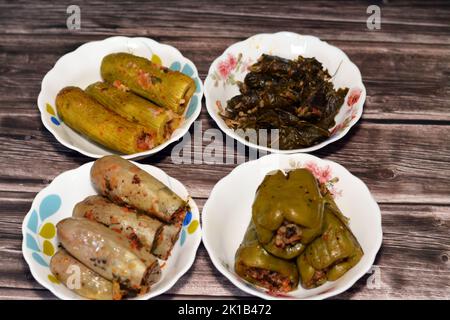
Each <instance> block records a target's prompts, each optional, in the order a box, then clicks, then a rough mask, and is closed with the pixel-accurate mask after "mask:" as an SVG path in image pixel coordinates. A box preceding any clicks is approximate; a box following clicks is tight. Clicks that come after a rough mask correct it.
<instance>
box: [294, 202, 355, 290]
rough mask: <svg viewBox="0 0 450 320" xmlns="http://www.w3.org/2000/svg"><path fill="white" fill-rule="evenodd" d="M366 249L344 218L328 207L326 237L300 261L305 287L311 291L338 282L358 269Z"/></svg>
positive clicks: (301, 257) (298, 259)
mask: <svg viewBox="0 0 450 320" xmlns="http://www.w3.org/2000/svg"><path fill="white" fill-rule="evenodd" d="M362 256H363V250H362V248H361V246H360V245H359V243H358V240H356V238H355V236H354V235H353V234H352V232H351V231H350V229H349V228H348V226H346V224H345V223H344V222H343V221H342V219H341V217H339V216H336V215H335V214H334V213H333V210H332V209H331V208H330V207H327V209H326V213H325V219H324V232H323V234H322V235H321V236H320V237H319V238H317V239H315V240H314V241H313V242H311V243H310V244H309V245H308V247H307V248H306V250H305V251H304V252H303V253H302V254H301V255H300V256H299V257H298V258H297V266H298V269H299V272H300V278H301V282H302V286H303V287H305V288H307V289H309V288H314V287H318V286H320V285H322V284H324V283H325V282H326V281H334V280H337V279H339V278H340V277H341V276H343V275H344V274H345V273H346V272H347V271H348V270H350V269H351V268H352V267H353V266H355V265H356V264H357V263H358V262H359V260H361V257H362Z"/></svg>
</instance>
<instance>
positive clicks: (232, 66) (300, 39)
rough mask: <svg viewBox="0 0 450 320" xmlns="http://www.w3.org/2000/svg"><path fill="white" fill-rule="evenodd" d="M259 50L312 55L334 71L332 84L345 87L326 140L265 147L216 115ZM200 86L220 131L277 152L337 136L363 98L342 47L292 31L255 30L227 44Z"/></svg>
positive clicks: (357, 76) (343, 132) (348, 124)
mask: <svg viewBox="0 0 450 320" xmlns="http://www.w3.org/2000/svg"><path fill="white" fill-rule="evenodd" d="M263 53H266V54H271V55H277V56H280V57H283V58H288V59H295V58H297V57H298V56H299V55H302V56H304V57H307V58H310V57H314V58H316V59H317V60H319V62H321V63H322V64H323V66H324V67H325V68H326V69H328V71H329V73H330V74H331V75H333V74H335V76H334V77H333V84H334V86H335V88H339V87H348V88H349V92H348V94H347V96H346V97H345V101H344V105H343V106H342V107H341V109H340V111H339V113H338V114H337V115H336V117H335V121H336V125H335V126H334V127H333V128H331V130H330V131H331V136H330V137H329V138H328V139H327V140H325V141H323V142H321V143H319V144H317V145H314V146H312V147H308V148H303V149H294V150H280V149H274V148H268V147H265V146H260V145H258V144H256V143H253V142H250V141H247V140H246V139H245V138H244V137H242V136H241V135H238V134H237V133H236V132H235V131H234V130H233V129H231V128H229V127H228V126H227V125H226V124H225V122H224V121H223V119H222V118H221V117H220V116H219V113H220V112H221V111H222V110H223V109H224V108H225V107H226V105H227V101H228V100H229V99H231V98H232V97H234V96H235V95H238V94H239V88H238V86H237V85H236V81H242V80H244V78H245V75H246V74H247V73H248V67H249V66H250V65H252V64H253V63H255V62H256V61H257V60H258V58H259V57H260V56H261V55H262V54H263ZM204 86H205V100H206V108H207V109H208V112H209V114H210V116H211V117H212V118H213V119H214V121H215V122H216V123H217V125H218V126H219V128H220V129H221V130H222V131H224V132H225V133H226V134H227V135H229V136H231V137H232V138H234V139H236V140H237V141H239V142H241V143H243V144H245V145H248V146H250V147H254V148H258V149H261V150H265V151H271V152H277V153H296V152H310V151H314V150H317V149H320V148H322V147H324V146H326V145H327V144H329V143H332V142H334V141H336V140H339V139H340V138H342V137H343V136H345V135H346V134H347V132H348V131H349V130H350V128H351V127H352V126H353V125H354V124H355V123H356V122H357V121H358V120H359V118H361V115H362V112H363V105H364V101H365V99H366V89H365V87H364V85H363V83H362V78H361V73H360V72H359V69H358V67H357V66H356V65H355V64H354V63H353V62H351V61H350V59H349V58H348V57H347V55H346V54H345V53H344V52H343V51H342V50H340V49H338V48H336V47H334V46H332V45H330V44H328V43H326V42H324V41H322V40H320V39H319V38H316V37H313V36H304V35H300V34H296V33H292V32H278V33H274V34H265V33H263V34H257V35H254V36H252V37H250V38H248V39H247V40H244V41H241V42H237V43H235V44H233V45H231V46H230V47H228V48H227V49H226V50H225V52H224V53H223V54H222V55H221V56H220V57H218V58H217V59H216V60H214V62H213V63H212V65H211V67H210V68H209V72H208V76H207V77H206V80H205V83H204Z"/></svg>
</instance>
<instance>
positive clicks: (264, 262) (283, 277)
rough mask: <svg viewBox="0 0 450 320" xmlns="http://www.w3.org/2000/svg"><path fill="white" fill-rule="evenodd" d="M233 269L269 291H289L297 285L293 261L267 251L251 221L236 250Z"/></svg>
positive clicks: (296, 271) (296, 272) (295, 268)
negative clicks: (259, 240)
mask: <svg viewBox="0 0 450 320" xmlns="http://www.w3.org/2000/svg"><path fill="white" fill-rule="evenodd" d="M234 269H235V271H236V273H237V274H238V275H239V276H240V277H242V278H243V279H245V280H247V281H248V282H250V283H252V284H255V285H258V286H261V287H263V288H266V289H268V290H269V291H270V292H274V293H276V292H289V291H292V290H294V289H295V288H296V287H297V285H298V270H297V267H296V265H295V263H293V262H290V261H286V260H283V259H280V258H277V257H275V256H273V255H271V254H270V253H268V252H267V251H266V250H265V249H264V248H263V246H262V245H261V244H260V243H259V242H258V238H257V235H256V230H255V226H254V224H253V223H250V225H249V227H248V229H247V232H246V233H245V236H244V240H243V241H242V243H241V245H240V246H239V249H238V250H237V252H236V256H235V265H234Z"/></svg>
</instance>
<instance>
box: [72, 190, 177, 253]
mask: <svg viewBox="0 0 450 320" xmlns="http://www.w3.org/2000/svg"><path fill="white" fill-rule="evenodd" d="M72 216H73V217H78V218H80V217H81V218H87V219H90V220H93V221H97V222H99V223H101V224H104V225H105V226H107V227H109V228H110V229H111V230H113V231H116V232H118V233H120V234H122V235H124V236H125V237H127V238H128V240H129V241H130V242H132V244H133V245H134V246H136V247H137V248H144V249H145V250H147V251H148V252H150V253H153V254H154V255H155V256H157V257H158V258H160V259H164V260H166V259H167V258H168V256H169V255H170V251H171V250H172V247H173V245H174V243H175V242H176V241H177V239H178V235H179V232H180V230H181V224H178V225H168V224H164V223H162V222H161V221H159V220H157V219H154V218H152V217H149V216H147V215H145V214H140V213H138V212H137V211H136V210H134V209H131V208H128V207H121V206H118V205H117V204H115V203H113V202H111V201H110V200H109V199H107V198H104V197H102V196H98V195H95V196H89V197H87V198H86V199H84V200H83V201H81V202H79V203H77V204H76V205H75V207H74V209H73V214H72Z"/></svg>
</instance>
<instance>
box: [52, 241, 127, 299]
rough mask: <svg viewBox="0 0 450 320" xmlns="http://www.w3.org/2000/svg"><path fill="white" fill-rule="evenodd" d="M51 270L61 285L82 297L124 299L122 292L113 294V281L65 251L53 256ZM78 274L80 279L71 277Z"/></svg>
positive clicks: (61, 250)
mask: <svg viewBox="0 0 450 320" xmlns="http://www.w3.org/2000/svg"><path fill="white" fill-rule="evenodd" d="M50 270H51V271H52V273H53V275H54V276H55V277H56V278H57V279H58V280H59V281H60V282H61V283H63V284H64V285H65V286H66V287H68V288H69V289H70V290H72V291H74V292H75V293H77V294H79V295H80V296H82V297H85V298H88V299H95V300H112V299H113V297H114V298H115V299H121V298H122V295H121V292H116V294H113V285H112V282H111V281H108V280H106V279H105V278H103V277H101V276H99V275H98V274H97V273H95V272H94V271H92V270H91V269H89V268H88V267H86V266H85V265H84V264H82V263H81V262H80V261H78V260H77V259H75V258H74V257H72V256H71V255H70V254H69V253H68V252H67V251H66V250H64V249H60V250H58V251H57V252H56V253H55V254H54V255H53V257H52V259H51V261H50ZM76 272H78V274H79V275H80V276H79V278H76V277H71V276H72V275H74V274H75V273H76Z"/></svg>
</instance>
